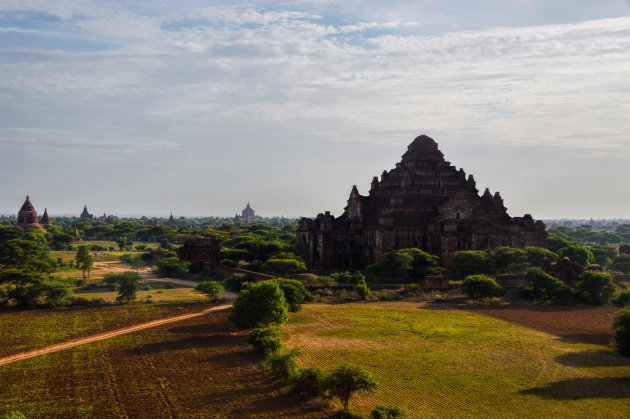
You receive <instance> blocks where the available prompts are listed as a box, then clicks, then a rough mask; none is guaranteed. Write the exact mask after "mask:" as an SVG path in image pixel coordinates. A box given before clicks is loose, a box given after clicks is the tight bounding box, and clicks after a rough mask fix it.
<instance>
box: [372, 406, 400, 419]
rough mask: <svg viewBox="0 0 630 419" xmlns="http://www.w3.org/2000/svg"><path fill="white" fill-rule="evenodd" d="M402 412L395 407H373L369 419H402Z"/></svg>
mask: <svg viewBox="0 0 630 419" xmlns="http://www.w3.org/2000/svg"><path fill="white" fill-rule="evenodd" d="M402 417H403V411H402V410H401V409H400V407H396V406H375V407H374V409H372V411H371V412H370V419H395V418H402Z"/></svg>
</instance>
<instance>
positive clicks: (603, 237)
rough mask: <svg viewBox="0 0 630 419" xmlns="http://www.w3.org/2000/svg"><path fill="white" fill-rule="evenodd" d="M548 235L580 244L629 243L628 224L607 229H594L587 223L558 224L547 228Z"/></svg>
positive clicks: (629, 226) (629, 230)
mask: <svg viewBox="0 0 630 419" xmlns="http://www.w3.org/2000/svg"><path fill="white" fill-rule="evenodd" d="M548 232H549V235H550V236H555V237H559V238H561V239H564V240H567V241H570V242H575V243H578V244H582V245H600V246H609V245H619V244H624V243H630V224H620V225H617V226H612V225H611V226H610V229H608V230H599V231H597V230H595V229H594V228H593V226H590V225H588V224H584V225H581V226H579V227H564V226H558V227H553V228H550V229H549V230H548Z"/></svg>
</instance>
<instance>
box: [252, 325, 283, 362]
mask: <svg viewBox="0 0 630 419" xmlns="http://www.w3.org/2000/svg"><path fill="white" fill-rule="evenodd" d="M247 343H249V344H250V345H252V346H253V347H254V352H257V353H259V354H263V355H265V356H267V355H269V354H271V353H274V352H276V351H278V350H279V349H280V348H281V347H282V341H281V340H280V333H279V331H278V329H277V328H275V327H264V328H258V329H254V330H252V331H251V332H250V333H249V336H248V338H247Z"/></svg>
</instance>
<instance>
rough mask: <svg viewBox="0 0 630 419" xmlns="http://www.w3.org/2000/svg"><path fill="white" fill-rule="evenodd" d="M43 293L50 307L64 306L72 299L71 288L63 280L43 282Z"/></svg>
mask: <svg viewBox="0 0 630 419" xmlns="http://www.w3.org/2000/svg"><path fill="white" fill-rule="evenodd" d="M43 294H44V298H45V300H46V304H48V305H50V306H52V307H61V306H65V305H68V304H70V303H72V301H73V300H74V294H73V293H72V288H71V287H70V285H68V283H67V282H64V281H52V282H49V283H46V284H44V286H43Z"/></svg>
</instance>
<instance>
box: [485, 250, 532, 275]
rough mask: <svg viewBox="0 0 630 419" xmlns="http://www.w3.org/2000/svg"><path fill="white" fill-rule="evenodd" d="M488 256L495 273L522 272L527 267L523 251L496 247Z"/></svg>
mask: <svg viewBox="0 0 630 419" xmlns="http://www.w3.org/2000/svg"><path fill="white" fill-rule="evenodd" d="M490 256H491V257H492V262H493V264H494V268H495V272H497V273H506V272H522V271H523V270H525V267H526V266H527V253H526V252H525V250H521V249H514V248H511V247H507V246H504V247H498V248H496V249H495V250H494V251H493V252H492V254H491V255H490Z"/></svg>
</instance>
